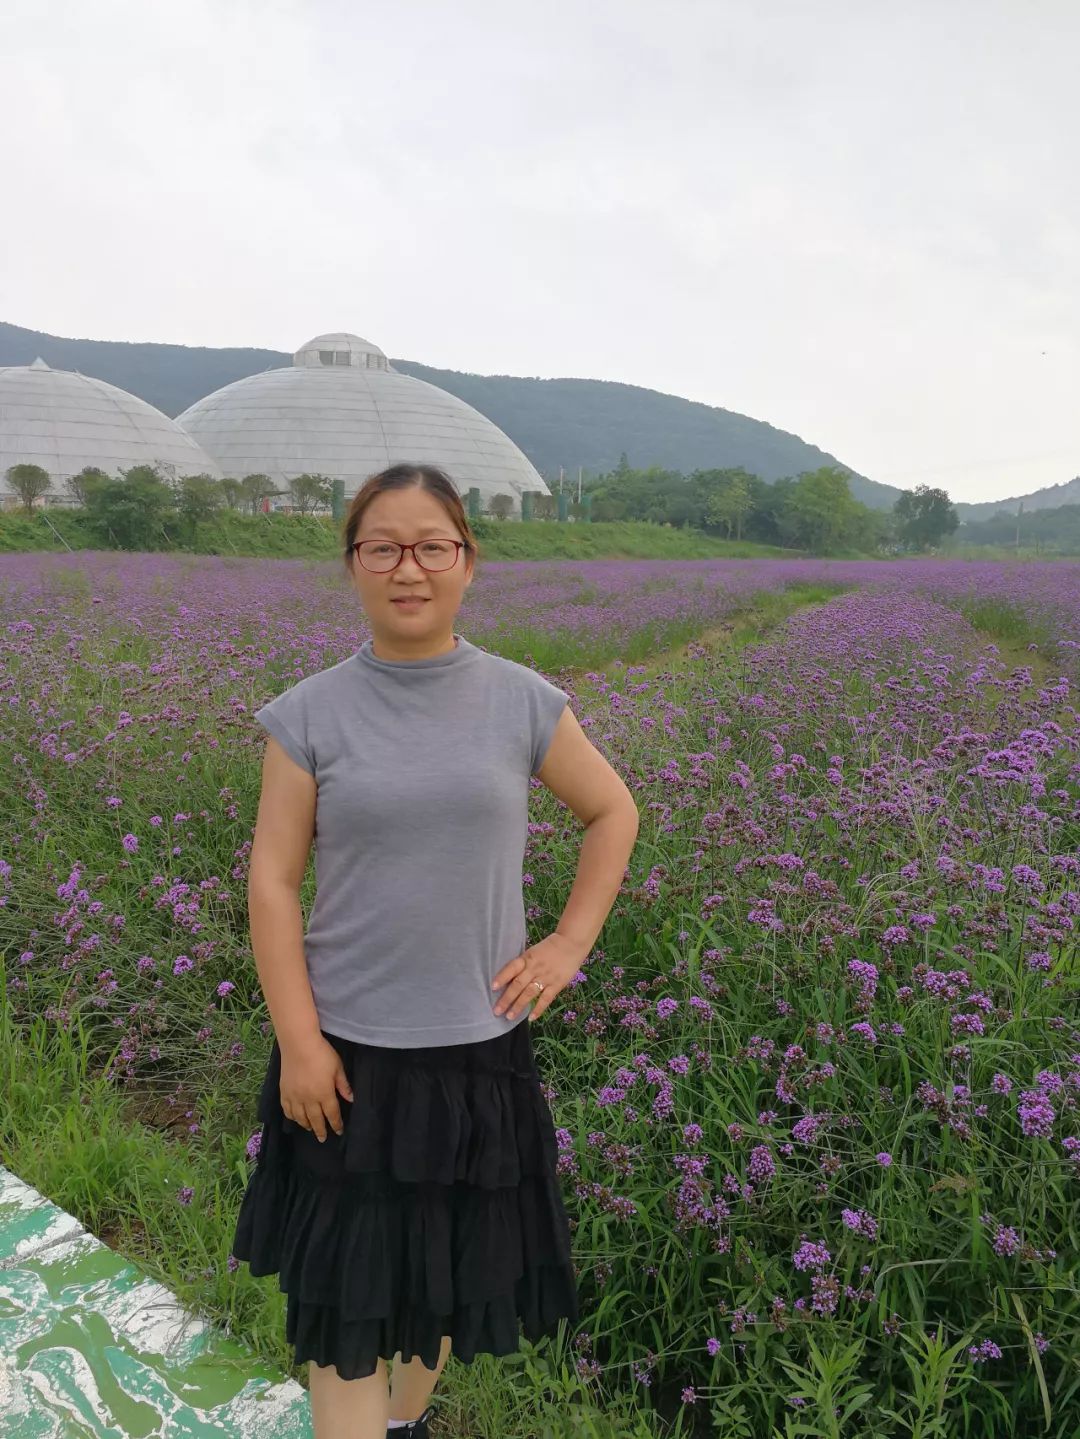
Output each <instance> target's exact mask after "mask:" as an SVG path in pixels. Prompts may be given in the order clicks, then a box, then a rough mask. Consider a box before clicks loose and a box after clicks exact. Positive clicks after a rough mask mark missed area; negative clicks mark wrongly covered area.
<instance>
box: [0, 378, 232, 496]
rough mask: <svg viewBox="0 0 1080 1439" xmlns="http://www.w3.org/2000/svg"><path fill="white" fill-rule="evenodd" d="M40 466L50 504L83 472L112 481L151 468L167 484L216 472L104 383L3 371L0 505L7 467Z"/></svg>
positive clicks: (192, 447)
mask: <svg viewBox="0 0 1080 1439" xmlns="http://www.w3.org/2000/svg"><path fill="white" fill-rule="evenodd" d="M17 464H32V465H40V466H41V468H42V469H43V470H46V471H47V472H48V474H49V477H50V479H51V480H52V482H53V486H54V490H53V492H52V493H50V494H49V495H47V496H46V497H45V498H46V499H47V500H66V499H68V498H69V496H68V495H67V494H66V493H65V492H64V489H63V487H64V485H65V482H66V481H67V480H69V479H70V478H71V476H72V475H77V474H78V473H79V471H80V470H83V469H85V468H86V467H87V466H88V465H93V466H95V467H96V468H97V469H99V470H104V471H105V472H106V474H110V475H112V474H115V473H116V472H117V471H118V470H121V469H124V470H126V469H130V468H131V466H132V465H154V466H155V467H156V468H157V469H158V470H159V471H160V472H161V473H162V474H164V475H166V476H168V477H174V478H182V477H183V476H185V475H211V476H213V477H214V478H215V479H216V478H220V475H221V471H220V470H219V469H218V467H217V465H216V464H215V463H214V461H213V460H212V459H211V458H210V456H209V455H208V454H206V452H205V451H204V450H202V449H200V447H199V445H198V444H197V442H196V441H195V440H193V439H192V438H191V436H190V435H189V434H187V433H186V432H185V431H184V430H182V429H181V428H180V426H179V425H177V424H176V423H175V421H173V420H170V419H169V417H168V415H163V414H162V413H161V411H160V410H155V409H154V407H153V405H148V404H147V403H146V401H145V400H140V399H138V398H137V396H135V395H129V394H128V392H127V390H121V389H118V388H117V386H116V385H109V384H106V383H105V381H104V380H93V379H91V378H90V377H89V376H88V375H80V374H77V373H76V372H74V371H72V370H53V369H50V368H49V366H48V365H47V364H46V363H45V361H44V360H41V359H38V360H35V361H34V363H33V364H32V365H4V366H0V503H2V502H5V501H6V502H7V503H10V502H11V500H12V498H13V492H12V490H11V487H10V486H9V485H8V484H7V481H6V480H5V475H6V474H7V471H8V468H9V467H10V466H11V465H17Z"/></svg>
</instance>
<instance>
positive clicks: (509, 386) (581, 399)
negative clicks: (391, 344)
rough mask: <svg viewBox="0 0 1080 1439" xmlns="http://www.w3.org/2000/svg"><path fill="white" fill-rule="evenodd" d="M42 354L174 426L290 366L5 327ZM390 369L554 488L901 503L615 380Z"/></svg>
mask: <svg viewBox="0 0 1080 1439" xmlns="http://www.w3.org/2000/svg"><path fill="white" fill-rule="evenodd" d="M38 355H40V356H41V358H42V359H43V360H44V361H45V362H46V364H49V365H52V366H53V367H54V368H56V369H63V370H79V371H80V372H81V373H82V374H84V375H93V376H95V377H96V378H97V379H101V380H107V381H108V382H109V383H110V384H113V385H119V386H120V387H121V389H124V390H129V391H130V392H131V393H132V394H134V395H138V396H139V397H140V398H141V399H144V400H146V401H148V402H149V403H150V404H152V405H156V406H157V408H158V409H159V410H164V412H165V413H166V414H167V415H178V414H179V413H180V412H181V410H185V409H187V407H188V405H191V404H193V403H194V402H195V401H196V400H198V399H201V398H202V396H203V395H207V394H209V393H210V392H211V391H212V390H216V389H219V388H220V387H221V386H222V385H227V384H230V383H231V382H232V381H233V380H239V379H242V378H243V377H244V376H245V375H253V374H257V373H258V372H259V371H262V370H268V369H276V368H277V367H279V366H282V365H289V364H291V363H292V356H291V355H287V354H283V353H282V352H280V351H278V350H244V349H220V350H218V349H208V348H198V349H195V348H190V347H188V346H185V345H159V344H133V343H128V342H122V341H114V340H71V339H63V338H60V337H58V336H55V335H45V334H41V333H39V332H38V331H35V330H24V329H20V328H19V327H18V326H15V325H8V324H3V323H0V365H28V364H30V363H31V362H32V361H33V360H34V359H35V358H36V357H37V356H38ZM391 363H392V364H393V366H394V368H395V369H398V370H401V371H402V372H404V373H405V374H407V375H414V376H416V377H417V378H418V379H421V380H427V381H428V383H429V384H432V385H437V386H438V387H439V388H440V389H443V390H448V391H449V392H450V394H452V395H457V396H458V397H459V398H460V399H462V400H464V401H465V402H466V403H467V404H470V405H472V406H473V408H474V409H477V410H479V411H480V413H481V414H483V415H486V416H487V417H488V419H490V420H492V421H493V422H494V423H495V424H496V425H498V426H499V428H500V429H501V430H504V431H505V432H506V434H508V435H509V436H510V438H511V439H512V440H513V441H514V442H515V444H517V445H518V446H520V448H521V449H522V450H524V452H525V454H526V455H528V457H529V459H530V460H532V462H533V464H534V465H535V466H536V468H537V469H538V470H539V471H540V473H541V474H542V475H544V476H545V478H546V479H548V480H551V479H554V478H556V477H557V476H558V472H559V466H560V465H561V466H563V467H564V468H565V470H566V472H567V474H568V475H569V476H571V477H573V478H574V479H576V477H577V471H578V466H581V467H582V468H583V469H584V470H586V471H587V472H589V473H591V474H596V473H600V472H603V471H607V470H611V469H614V467H615V466H616V465H617V464H618V462H619V457H620V455H621V454H623V453H624V452H625V454H626V456H627V459H628V461H629V463H630V464H631V465H632V466H634V467H635V468H638V469H646V468H649V467H650V466H653V465H656V466H659V467H662V468H664V469H669V470H681V471H683V472H686V473H689V472H690V471H692V470H696V469H723V468H734V467H737V466H742V467H743V468H744V469H746V470H749V471H750V472H751V473H752V474H756V475H760V476H761V478H762V479H763V480H769V481H771V480H776V479H779V478H781V476H784V475H797V474H799V473H801V472H802V471H805V470H816V469H819V468H820V467H821V466H822V465H838V466H839V467H840V468H841V469H843V470H844V471H845V472H846V473H848V474H849V476H850V480H851V489H852V493H853V494H854V495H855V497H856V498H857V499H860V500H863V501H864V502H865V503H866V504H868V505H871V506H872V507H873V508H875V509H889V508H891V506H892V503H893V501H894V500H895V499H896V496H897V495H898V494H899V493H900V491H899V490H897V489H894V488H893V487H892V486H890V485H880V484H875V483H874V481H872V480H868V479H866V478H864V477H863V476H861V475H857V474H856V473H855V472H854V471H852V470H850V469H849V467H848V466H846V465H844V464H843V463H842V462H841V461H839V460H837V459H836V458H835V457H834V456H833V455H831V454H829V453H827V452H826V451H825V450H820V449H818V448H817V447H816V446H815V445H810V444H807V443H805V442H804V441H803V440H801V439H800V438H799V437H798V436H797V435H792V434H789V433H788V432H787V431H786V430H779V429H776V428H775V427H774V426H773V425H770V424H767V423H766V422H765V421H763V420H753V419H750V418H749V417H748V416H746V415H738V414H735V413H734V412H732V411H730V410H722V409H718V408H714V407H713V406H711V405H703V404H699V403H697V402H695V401H693V400H684V399H680V398H679V397H678V396H676V395H664V394H660V393H659V392H658V391H656V390H646V389H643V388H641V387H639V386H636V385H623V384H617V383H614V382H612V381H607V380H574V379H555V380H540V379H530V378H523V377H520V378H519V377H516V376H513V375H470V374H464V373H461V372H459V371H457V370H436V369H432V368H431V366H429V365H421V364H417V363H416V362H415V361H411V360H398V359H394V360H392V361H391Z"/></svg>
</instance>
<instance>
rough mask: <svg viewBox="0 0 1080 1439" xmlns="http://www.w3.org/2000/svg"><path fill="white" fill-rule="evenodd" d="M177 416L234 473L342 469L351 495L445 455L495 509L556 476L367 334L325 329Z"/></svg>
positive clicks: (445, 463) (276, 476) (278, 478)
mask: <svg viewBox="0 0 1080 1439" xmlns="http://www.w3.org/2000/svg"><path fill="white" fill-rule="evenodd" d="M176 423H177V424H178V425H179V426H181V427H182V428H183V429H184V430H185V431H186V432H187V434H188V435H190V436H191V438H192V439H193V440H196V441H198V443H199V444H200V445H201V446H202V448H203V449H204V450H206V451H207V452H208V453H209V454H210V455H212V456H213V458H214V459H215V460H216V462H217V464H218V465H219V466H220V468H221V470H222V472H223V473H224V474H226V475H229V476H231V477H232V478H234V479H242V478H243V477H244V476H245V475H268V476H269V477H270V479H271V480H273V482H274V483H275V484H276V485H277V486H278V488H279V489H284V488H285V487H286V486H287V485H288V482H289V480H291V479H294V478H295V477H296V476H297V475H301V474H318V475H325V476H326V477H327V478H328V479H331V480H343V481H344V485H345V498H346V500H348V499H349V498H351V497H352V496H353V495H354V494H355V493H356V491H357V490H358V489H359V488H360V486H361V484H362V483H363V481H364V480H365V479H366V478H367V477H368V475H371V474H374V473H375V471H377V470H382V469H385V468H386V467H387V466H388V465H392V464H397V463H399V462H400V461H405V460H415V461H417V462H427V463H429V464H436V465H439V466H441V467H442V468H443V469H445V470H446V471H447V473H448V474H449V475H450V477H451V479H452V480H453V481H454V484H455V485H456V486H457V489H458V491H459V493H460V494H461V495H462V496H464V495H466V494H467V493H468V491H469V490H470V489H471V488H472V487H473V486H475V487H476V488H477V489H478V490H479V492H480V502H481V505H482V506H483V507H484V508H486V507H487V503H488V501H489V500H490V499H491V497H492V496H494V495H497V494H505V495H509V496H510V497H511V500H512V502H513V513H514V514H515V515H516V516H518V517H520V514H521V495H522V493H523V492H524V491H526V490H532V491H538V492H539V493H540V494H542V495H546V494H549V493H550V491H549V490H548V487H547V485H546V484H545V483H544V481H543V480H542V479H541V477H540V475H539V474H538V473H537V471H536V470H535V469H534V468H533V466H532V465H531V464H530V463H529V461H528V460H527V459H526V458H525V456H524V455H523V454H522V452H521V451H520V450H519V449H518V447H517V446H516V445H515V444H514V442H513V441H512V440H511V439H509V438H508V437H507V436H506V435H504V434H503V432H502V430H500V429H499V428H498V426H497V425H493V424H492V422H491V421H490V420H488V419H486V418H485V416H483V415H481V414H480V413H479V411H478V410H474V409H473V408H472V406H471V405H467V404H466V403H465V402H464V400H459V399H458V398H457V397H456V396H455V395H450V394H447V392H446V391H445V390H440V389H438V388H437V387H436V386H435V385H429V384H427V382H426V381H424V380H417V379H414V378H413V377H412V376H411V375H403V374H401V373H400V372H399V371H397V370H395V369H393V367H392V366H391V364H390V362H389V360H387V358H386V356H385V354H384V353H383V352H382V350H380V349H379V347H378V346H377V345H373V344H371V343H369V341H367V340H362V339H361V338H360V337H359V336H358V335H347V334H332V335H318V336H316V338H315V339H313V340H309V341H308V342H307V344H306V345H303V346H301V348H300V349H299V350H297V352H296V354H295V355H294V356H293V363H292V366H291V368H290V367H285V368H282V369H274V370H265V371H264V372H263V373H262V374H261V375H249V376H248V377H247V378H246V379H243V380H237V381H235V383H233V384H231V385H225V386H224V387H223V388H222V389H220V390H215V391H214V393H213V394H211V395H207V396H206V398H205V399H202V400H198V401H197V402H196V403H195V404H194V405H191V406H190V407H189V408H188V409H186V410H185V411H184V413H183V414H182V415H179V416H177V420H176Z"/></svg>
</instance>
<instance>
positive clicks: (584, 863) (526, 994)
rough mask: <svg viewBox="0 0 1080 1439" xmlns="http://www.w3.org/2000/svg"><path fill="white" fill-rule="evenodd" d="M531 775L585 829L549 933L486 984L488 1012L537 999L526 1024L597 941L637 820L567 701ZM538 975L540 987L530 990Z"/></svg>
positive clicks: (516, 1010)
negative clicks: (493, 1001)
mask: <svg viewBox="0 0 1080 1439" xmlns="http://www.w3.org/2000/svg"><path fill="white" fill-rule="evenodd" d="M536 775H537V778H538V779H539V780H540V781H541V783H542V784H544V785H546V786H547V788H548V789H549V790H551V792H552V794H554V795H556V796H557V797H558V798H559V799H561V800H562V801H563V803H564V804H566V805H567V806H568V807H569V808H570V809H572V810H573V811H574V813H575V814H576V815H577V817H578V819H580V820H581V821H582V823H583V824H584V826H585V835H584V838H583V840H582V843H581V853H580V854H579V856H578V864H577V873H576V875H575V877H574V883H573V886H572V887H571V890H570V895H569V897H568V899H567V901H566V907H565V909H564V910H563V912H562V915H561V916H560V918H559V922H558V924H557V925H556V927H555V930H554V932H553V933H552V934H549V935H548V936H547V938H546V939H542V940H540V941H539V943H537V944H533V945H530V946H529V947H528V948H527V949H526V950H525V951H524V952H523V953H522V954H519V955H516V956H515V957H514V958H513V959H512V960H510V961H509V962H508V963H507V964H504V965H503V967H502V968H501V969H500V970H499V972H498V974H496V976H495V980H494V982H493V984H492V989H493V990H500V989H504V990H505V992H504V993H503V994H502V996H501V997H500V999H499V1001H498V1004H497V1005H496V1006H495V1010H494V1012H495V1013H496V1014H501V1013H503V1011H504V1010H505V1011H507V1014H506V1017H507V1019H515V1018H516V1017H517V1016H518V1015H519V1014H520V1013H521V1010H522V1008H523V1006H524V1005H525V1004H528V1003H530V1002H531V1001H532V1000H533V999H536V1004H535V1006H534V1008H533V1011H532V1013H531V1014H530V1015H529V1022H530V1023H531V1022H532V1021H533V1020H534V1019H536V1018H537V1017H538V1015H540V1014H543V1012H544V1010H545V1009H547V1007H548V1005H549V1004H551V1002H552V1000H553V999H554V998H555V996H556V995H557V994H558V993H559V992H560V990H562V989H565V987H566V986H567V984H569V982H570V980H571V979H572V978H573V977H574V975H575V974H576V973H577V972H578V970H579V969H580V968H581V965H582V963H583V962H584V960H585V959H586V957H587V955H588V953H589V951H590V950H591V949H592V947H593V945H594V944H595V943H596V940H597V937H598V936H599V934H600V931H601V930H602V929H603V927H604V922H605V921H606V919H607V917H608V915H609V914H610V913H611V907H612V905H613V904H614V903H615V898H616V896H617V895H618V893H619V887H620V886H621V884H622V882H623V878H624V877H625V874H626V865H627V861H628V860H629V858H630V855H631V854H632V853H633V849H634V845H635V844H636V842H637V834H638V825H639V823H640V816H639V814H638V807H637V804H636V803H635V801H634V797H633V795H632V794H631V793H630V791H629V790H628V789H627V787H626V785H625V784H624V783H623V780H622V778H621V777H620V775H619V774H618V773H617V772H616V771H615V770H614V769H613V768H612V767H611V765H610V764H608V762H607V760H606V759H605V758H604V756H603V755H602V754H601V753H600V751H599V750H598V749H597V748H596V746H595V745H594V744H593V743H592V741H591V740H590V739H589V738H588V736H587V735H586V734H585V731H584V730H583V729H582V728H581V726H580V724H579V723H578V721H577V717H576V715H575V714H574V713H573V711H572V710H571V709H570V706H569V705H567V707H566V709H564V710H563V712H562V714H561V715H560V717H559V723H558V724H557V725H556V726H555V733H554V734H553V735H552V738H551V743H550V745H549V746H548V751H547V754H546V755H545V757H544V763H543V764H542V765H541V767H540V768H539V769H538V770H537V772H536ZM538 981H539V983H540V984H542V985H543V991H542V992H541V991H538V990H537V988H536V984H537V982H538ZM538 995H539V998H538V997H537V996H538Z"/></svg>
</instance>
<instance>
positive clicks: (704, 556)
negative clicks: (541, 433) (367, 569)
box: [0, 507, 802, 561]
mask: <svg viewBox="0 0 1080 1439" xmlns="http://www.w3.org/2000/svg"><path fill="white" fill-rule="evenodd" d="M473 531H474V533H475V534H476V537H477V540H478V541H479V543H480V551H481V557H482V559H488V560H503V561H505V560H546V559H572V560H597V559H613V560H617V559H639V560H640V559H650V560H664V559H670V560H709V559H748V560H750V559H797V558H799V556H800V555H801V553H802V551H800V550H788V549H782V548H780V547H779V546H776V545H759V544H753V543H751V542H750V541H747V540H742V541H736V540H723V539H719V538H717V537H715V536H713V535H708V534H706V533H705V532H704V531H702V530H695V529H675V528H671V527H668V526H666V525H653V524H643V523H642V522H640V521H637V520H620V521H617V522H611V523H602V524H589V523H584V522H575V523H573V524H570V523H560V522H559V521H558V520H531V521H530V522H529V523H528V524H521V523H519V522H518V521H506V522H504V521H500V520H489V519H480V520H476V521H474V522H473ZM340 537H341V526H340V523H339V522H338V521H335V520H333V519H331V518H329V517H328V516H325V515H283V514H273V515H262V514H260V515H241V514H235V513H232V512H229V513H227V514H222V515H219V516H218V517H217V518H216V519H215V520H214V521H212V522H211V523H207V524H204V525H200V526H199V530H198V534H197V537H196V539H195V542H194V543H188V542H187V540H186V539H185V536H184V531H183V528H182V526H180V525H179V524H178V523H176V522H175V521H169V522H167V523H166V524H165V526H164V528H163V532H162V534H161V536H160V542H161V548H162V549H163V550H170V551H172V550H186V551H188V552H190V553H193V554H203V555H236V556H248V557H251V558H268V559H269V558H277V559H309V558H325V559H328V560H331V559H335V558H336V557H337V555H338V546H339V543H340ZM65 544H66V545H68V546H70V548H71V549H73V550H98V549H101V547H102V546H101V540H100V538H99V537H98V536H97V534H96V533H95V532H94V531H93V530H92V528H91V526H90V524H89V522H88V519H87V516H86V515H85V514H84V513H83V512H82V511H80V510H67V509H60V508H59V507H50V509H49V511H48V516H47V518H46V516H45V515H44V514H43V513H42V512H40V511H38V512H35V513H34V514H33V515H26V514H23V513H20V512H17V511H10V510H5V511H0V553H4V552H7V553H12V552H15V551H24V550H62V549H64V547H65Z"/></svg>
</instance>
